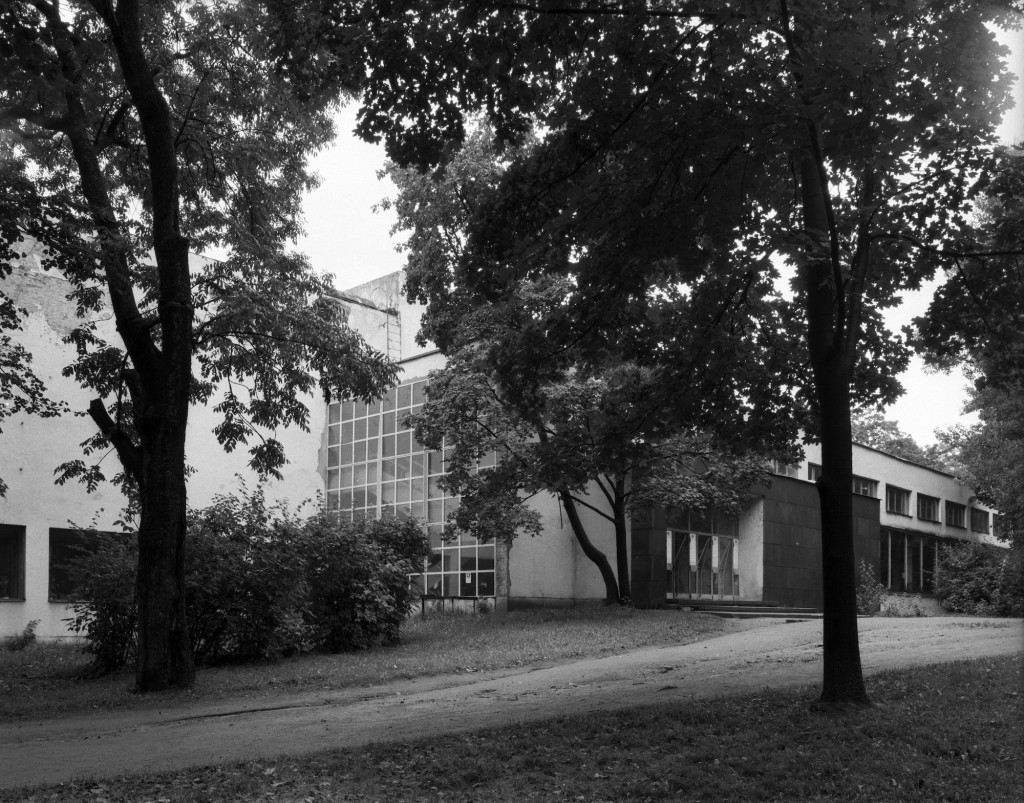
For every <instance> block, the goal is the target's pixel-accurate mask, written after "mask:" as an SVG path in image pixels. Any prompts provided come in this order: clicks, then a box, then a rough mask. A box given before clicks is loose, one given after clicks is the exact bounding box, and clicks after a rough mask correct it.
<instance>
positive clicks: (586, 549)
mask: <svg viewBox="0 0 1024 803" xmlns="http://www.w3.org/2000/svg"><path fill="white" fill-rule="evenodd" d="M558 498H559V499H561V500H562V506H563V507H564V508H565V515H566V516H568V517H569V524H570V526H571V527H572V531H573V534H574V535H575V536H576V540H577V541H578V542H579V545H580V548H581V549H582V550H583V554H584V555H586V556H587V557H588V558H590V560H592V561H593V562H594V564H595V565H596V566H597V568H598V569H599V570H600V572H601V578H602V579H603V580H604V604H605V605H617V604H618V602H619V584H618V583H617V582H616V580H615V572H613V571H612V567H611V564H610V563H609V562H608V558H607V557H606V556H605V554H604V553H603V552H602V551H601V550H600V549H598V548H597V547H595V546H594V545H593V543H591V541H590V538H589V537H588V536H587V531H586V529H585V528H584V527H583V522H582V521H581V520H580V514H579V511H578V510H577V509H576V502H575V500H573V498H572V494H570V493H569V492H568V491H565V490H562V491H559V492H558ZM627 588H628V586H627Z"/></svg>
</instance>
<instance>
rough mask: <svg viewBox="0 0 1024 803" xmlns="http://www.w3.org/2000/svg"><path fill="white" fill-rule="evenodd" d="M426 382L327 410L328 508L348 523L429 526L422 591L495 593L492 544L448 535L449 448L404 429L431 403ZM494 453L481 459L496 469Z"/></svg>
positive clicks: (418, 579) (453, 503)
mask: <svg viewBox="0 0 1024 803" xmlns="http://www.w3.org/2000/svg"><path fill="white" fill-rule="evenodd" d="M426 389H427V382H426V380H419V379H415V380H412V381H409V382H406V383H404V384H402V385H399V386H398V387H397V388H392V389H391V390H390V391H388V393H387V394H385V396H384V397H383V398H382V399H380V400H379V401H375V402H372V403H371V404H364V403H362V402H358V401H343V402H335V403H332V404H331V405H329V407H328V413H327V422H328V424H327V505H328V508H330V509H331V510H337V511H338V515H339V516H340V517H341V518H342V519H343V520H346V521H351V520H353V519H356V520H358V519H375V518H381V517H384V516H397V517H398V518H401V519H406V518H415V519H419V520H421V521H423V522H426V524H427V529H428V531H429V533H430V544H431V546H432V547H433V548H434V553H433V554H432V555H431V556H430V557H429V558H428V559H427V560H426V561H425V563H424V567H423V569H424V570H423V573H422V574H420V575H416V576H415V577H414V578H413V582H414V583H415V584H416V585H417V586H418V587H419V589H420V593H422V594H434V595H438V596H445V597H455V596H463V597H477V596H480V597H487V596H493V595H494V544H493V543H489V544H481V543H478V542H477V540H476V539H475V538H472V537H470V536H468V535H466V534H465V533H456V534H453V535H449V536H448V537H443V536H444V535H445V533H444V523H445V520H446V518H447V516H448V514H449V513H452V512H453V511H455V510H456V509H457V508H458V506H459V498H458V497H457V496H450V495H448V494H447V493H445V492H444V490H442V488H441V486H440V479H441V477H442V476H443V475H444V465H445V460H446V459H447V458H449V457H450V456H451V452H452V450H451V449H450V448H444V449H443V450H442V451H428V450H427V449H426V448H425V447H424V446H423V445H422V444H421V443H419V442H418V441H417V440H416V438H415V436H414V434H413V432H412V430H411V429H410V428H409V427H407V426H405V423H404V422H405V420H406V418H407V417H408V416H409V415H410V414H416V413H419V411H420V409H421V408H422V405H423V402H424V400H425V398H426ZM493 465H494V456H493V455H490V456H488V458H485V459H484V460H482V461H481V466H493Z"/></svg>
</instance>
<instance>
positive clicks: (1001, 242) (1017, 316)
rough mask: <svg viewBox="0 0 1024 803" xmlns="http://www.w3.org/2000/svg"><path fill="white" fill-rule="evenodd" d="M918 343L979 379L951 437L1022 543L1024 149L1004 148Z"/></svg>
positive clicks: (972, 479)
mask: <svg viewBox="0 0 1024 803" xmlns="http://www.w3.org/2000/svg"><path fill="white" fill-rule="evenodd" d="M959 250H960V254H959V255H958V256H957V258H956V259H955V260H954V262H953V264H952V265H951V268H950V269H949V270H948V271H947V273H946V280H945V282H944V283H943V284H942V286H940V288H939V290H938V291H937V292H936V294H935V298H934V299H933V301H932V303H931V305H930V307H929V308H928V313H927V315H925V316H924V317H922V318H918V319H917V320H915V322H914V324H915V326H914V335H915V339H916V343H917V345H918V346H919V348H921V349H922V351H923V352H924V354H925V357H926V359H928V360H929V361H930V362H931V363H932V364H933V365H936V366H937V367H940V368H948V367H950V366H952V365H954V364H957V363H958V362H966V363H968V365H969V366H970V371H971V373H972V374H973V376H974V379H975V386H974V388H973V389H972V391H971V398H970V401H969V402H968V405H967V408H968V410H973V411H976V412H977V413H978V415H979V417H980V421H979V423H978V424H976V425H974V426H970V427H957V428H954V429H953V430H951V431H948V432H947V433H945V436H944V439H945V441H946V445H947V447H948V448H949V449H951V450H952V451H953V452H954V453H955V454H956V456H957V460H958V474H959V475H960V477H961V479H962V480H963V481H964V482H965V483H967V484H968V485H969V486H970V487H971V488H973V489H974V491H975V493H977V495H978V497H979V498H980V499H981V500H982V501H983V502H985V503H986V504H988V505H991V506H992V507H994V508H995V509H997V510H998V511H1000V513H1001V514H1002V516H1003V528H1002V534H1003V537H1004V538H1010V539H1012V541H1013V542H1014V543H1015V544H1017V545H1021V544H1022V542H1024V502H1022V499H1021V493H1020V491H1021V488H1022V487H1024V402H1022V399H1024V152H1022V151H1021V150H1020V149H1019V148H1008V149H1004V150H1002V151H1001V152H1000V153H999V159H998V162H997V165H996V170H995V171H994V172H993V174H992V175H991V177H989V178H988V179H987V181H986V183H985V184H984V185H983V194H982V195H981V197H980V199H979V202H978V205H977V210H976V217H975V220H974V225H973V227H972V228H971V229H970V230H969V231H968V232H967V233H966V234H965V237H964V241H963V243H962V244H961V246H960V249H959Z"/></svg>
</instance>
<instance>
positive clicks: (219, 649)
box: [70, 489, 429, 673]
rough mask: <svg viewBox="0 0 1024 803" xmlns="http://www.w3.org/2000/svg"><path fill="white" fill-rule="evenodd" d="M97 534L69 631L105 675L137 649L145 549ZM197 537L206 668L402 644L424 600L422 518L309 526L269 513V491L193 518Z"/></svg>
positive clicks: (323, 516)
mask: <svg viewBox="0 0 1024 803" xmlns="http://www.w3.org/2000/svg"><path fill="white" fill-rule="evenodd" d="M90 536H91V540H92V541H93V544H94V545H95V548H90V549H88V550H82V552H81V555H80V558H79V560H77V561H76V563H75V565H74V567H73V572H72V577H73V579H74V581H75V583H76V586H77V590H76V592H75V598H76V600H77V601H76V602H75V603H74V605H73V610H74V616H73V618H72V619H71V620H70V623H71V627H72V629H73V630H74V631H76V632H78V633H82V634H84V635H85V638H86V647H85V650H86V652H88V653H89V654H91V655H92V656H93V662H94V671H96V672H100V673H103V672H109V671H111V670H113V669H116V668H117V667H120V666H122V665H123V664H125V663H126V662H128V661H130V660H131V659H132V657H133V655H134V651H135V649H136V612H135V599H134V594H133V592H132V589H133V588H134V571H135V570H134V567H135V562H136V554H135V553H136V550H135V547H134V538H133V537H132V536H129V535H125V536H115V535H111V534H104V533H90ZM189 538H190V543H191V545H192V548H191V549H190V551H189V554H188V565H187V567H186V580H187V591H186V593H187V602H188V612H189V621H190V623H191V625H192V627H191V629H190V633H191V637H192V640H193V645H192V646H193V651H194V655H195V657H196V660H197V661H198V662H200V663H206V664H213V663H223V662H228V661H230V662H234V661H255V660H271V659H276V658H280V657H282V656H287V655H292V654H295V653H300V652H306V651H309V650H322V651H327V652H337V651H341V650H351V649H360V648H365V647H370V646H373V645H375V644H389V643H393V642H394V641H396V640H397V639H398V629H399V625H400V624H401V622H402V621H403V620H404V619H405V617H406V615H407V614H408V612H409V610H410V608H411V606H412V604H413V602H415V601H416V600H415V599H414V594H413V591H412V589H411V587H410V585H409V582H408V575H409V574H410V573H413V572H416V571H419V570H420V569H421V568H422V561H423V558H424V557H426V555H427V554H429V545H428V542H427V540H426V537H425V535H424V533H423V532H422V530H421V528H420V527H419V526H418V525H416V524H415V523H414V522H398V521H397V520H394V519H387V520H383V521H379V522H371V523H365V522H361V523H356V524H351V523H348V524H345V525H339V523H338V520H337V517H336V516H332V515H331V514H330V513H327V512H324V511H321V512H318V513H316V514H314V515H313V516H311V517H309V518H306V519H302V518H299V517H298V516H297V515H296V514H294V513H292V512H290V511H289V510H287V509H285V508H283V507H277V508H268V506H267V504H266V500H265V497H264V495H263V492H262V490H259V489H257V490H256V491H254V492H252V493H243V494H242V495H240V496H224V497H219V498H218V499H216V500H215V502H214V503H213V504H212V505H211V506H210V507H208V508H205V509H204V510H201V511H196V512H193V514H192V515H191V517H190V521H189Z"/></svg>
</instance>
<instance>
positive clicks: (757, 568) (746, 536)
mask: <svg viewBox="0 0 1024 803" xmlns="http://www.w3.org/2000/svg"><path fill="white" fill-rule="evenodd" d="M737 549H738V550H739V552H738V554H739V564H740V565H739V569H740V599H745V600H759V599H763V598H764V497H761V496H759V497H756V498H755V499H753V500H751V501H750V503H749V504H748V505H747V507H746V508H745V509H744V510H743V512H742V513H741V514H740V517H739V543H738V544H737Z"/></svg>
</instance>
